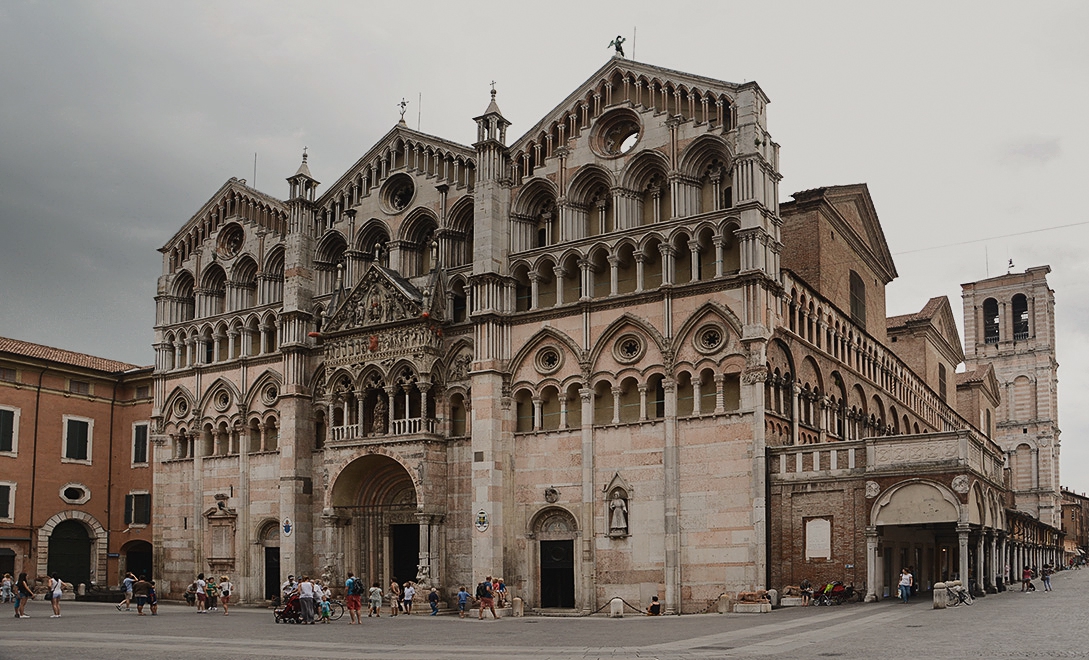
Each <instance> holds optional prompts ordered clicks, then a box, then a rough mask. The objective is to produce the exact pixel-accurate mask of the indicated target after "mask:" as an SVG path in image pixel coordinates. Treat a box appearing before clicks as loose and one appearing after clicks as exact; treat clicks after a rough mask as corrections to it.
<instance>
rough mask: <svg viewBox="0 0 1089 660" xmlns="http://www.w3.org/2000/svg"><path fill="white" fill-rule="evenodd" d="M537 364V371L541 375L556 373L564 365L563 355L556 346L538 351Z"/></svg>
mask: <svg viewBox="0 0 1089 660" xmlns="http://www.w3.org/2000/svg"><path fill="white" fill-rule="evenodd" d="M536 362H537V371H539V372H540V373H542V374H551V373H555V372H556V371H557V370H559V368H560V366H561V365H562V364H563V354H562V353H560V351H559V349H557V348H556V347H555V346H545V347H544V348H542V349H541V350H539V351H537V359H536Z"/></svg>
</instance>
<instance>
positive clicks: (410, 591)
mask: <svg viewBox="0 0 1089 660" xmlns="http://www.w3.org/2000/svg"><path fill="white" fill-rule="evenodd" d="M415 597H416V586H415V585H414V584H412V580H409V581H408V582H405V591H404V601H405V614H412V599H413V598H415Z"/></svg>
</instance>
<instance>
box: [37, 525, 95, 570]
mask: <svg viewBox="0 0 1089 660" xmlns="http://www.w3.org/2000/svg"><path fill="white" fill-rule="evenodd" d="M47 570H48V572H49V574H50V575H52V574H53V573H56V574H57V575H59V576H60V578H61V579H62V580H64V581H65V582H71V583H73V584H80V583H81V582H84V583H90V581H91V537H90V535H89V534H88V533H87V528H85V527H84V526H83V525H82V524H81V523H79V522H76V521H75V520H65V521H64V522H62V523H61V524H59V525H57V526H56V527H54V528H53V533H52V534H50V535H49V564H48V567H47Z"/></svg>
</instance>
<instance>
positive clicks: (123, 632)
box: [0, 570, 1089, 660]
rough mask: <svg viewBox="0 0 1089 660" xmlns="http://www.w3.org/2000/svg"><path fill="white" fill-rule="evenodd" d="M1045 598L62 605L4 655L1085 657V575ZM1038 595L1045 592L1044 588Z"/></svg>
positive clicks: (21, 632) (222, 659)
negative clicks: (202, 607) (493, 611)
mask: <svg viewBox="0 0 1089 660" xmlns="http://www.w3.org/2000/svg"><path fill="white" fill-rule="evenodd" d="M1053 584H1054V587H1055V590H1054V591H1053V592H1051V593H1046V592H1044V591H1043V590H1042V589H1040V590H1039V591H1036V592H1035V593H1028V594H1022V593H1020V592H1017V591H1014V592H1006V593H1003V594H997V595H991V596H987V597H985V598H980V599H977V600H976V602H975V604H974V605H973V606H971V607H967V606H961V607H958V608H955V609H947V610H934V609H932V607H931V604H930V603H931V601H930V599H929V597H919V598H918V599H916V600H915V601H913V602H912V603H910V604H908V605H901V604H900V603H898V602H897V601H895V600H887V601H884V602H882V603H875V604H861V603H856V604H850V605H842V606H839V607H809V608H805V609H802V608H787V609H781V610H776V611H775V612H772V613H771V614H764V615H753V614H750V615H742V614H729V615H719V614H706V615H698V616H682V617H660V618H650V617H643V616H625V617H624V618H623V619H609V618H605V617H601V616H594V617H587V618H552V617H524V618H518V619H514V618H506V619H502V620H499V621H492V620H490V619H486V620H484V621H480V620H478V619H477V618H475V616H474V617H473V618H471V619H466V620H461V619H458V618H457V617H456V616H440V617H430V616H427V615H426V614H418V615H413V616H411V617H408V616H399V617H396V618H389V617H385V616H383V617H382V618H381V619H366V618H365V619H364V622H363V623H364V625H362V626H350V625H348V622H347V617H345V618H344V619H341V620H340V621H338V622H335V623H331V624H328V625H324V624H320V623H319V624H317V625H314V626H301V625H291V624H276V623H274V621H273V616H272V612H271V611H270V610H259V609H253V608H235V609H234V610H232V613H231V616H229V617H224V616H222V615H221V614H216V613H210V614H204V615H197V614H196V613H195V612H194V611H193V609H192V608H189V607H186V606H184V605H173V604H168V605H163V606H162V607H160V609H159V616H156V617H150V616H144V617H137V616H136V613H135V612H131V613H127V612H121V613H119V612H117V611H116V610H115V609H114V608H113V606H111V605H108V604H93V603H72V602H65V603H64V604H63V606H62V608H63V609H62V611H63V616H62V617H61V618H60V619H51V618H49V614H50V611H49V608H48V606H47V605H46V604H44V603H42V602H41V601H33V602H32V603H31V604H30V606H29V607H28V608H27V612H28V614H30V615H31V618H30V619H14V618H12V617H11V616H10V615H7V616H6V617H2V618H0V658H4V659H7V658H20V659H23V658H28V657H35V658H41V657H50V658H56V659H63V658H79V659H80V660H98V659H105V658H111V659H112V658H126V657H131V658H140V659H141V660H143V659H145V658H182V657H184V658H186V660H196V659H199V658H216V659H217V660H233V659H236V658H237V659H246V660H252V658H255V657H261V658H286V657H293V658H361V657H366V658H396V660H435V659H436V658H441V657H444V656H455V655H456V656H461V657H480V658H483V657H495V658H503V659H504V660H507V659H510V658H514V659H530V658H532V659H535V660H538V659H539V660H547V659H556V660H560V659H574V658H580V659H585V658H663V659H664V658H735V657H740V658H757V657H764V656H771V657H776V656H780V657H787V658H826V657H827V658H844V659H848V660H849V659H854V658H858V659H862V658H866V659H871V658H882V659H883V660H884V659H894V660H895V659H898V658H933V657H941V658H1089V645H1087V644H1086V639H1087V636H1086V634H1085V631H1084V628H1083V625H1084V624H1083V620H1084V618H1085V612H1086V609H1085V608H1086V605H1087V597H1086V593H1087V587H1089V570H1085V571H1065V572H1063V573H1059V574H1058V575H1056V576H1055V577H1054V578H1053ZM1037 585H1039V581H1037Z"/></svg>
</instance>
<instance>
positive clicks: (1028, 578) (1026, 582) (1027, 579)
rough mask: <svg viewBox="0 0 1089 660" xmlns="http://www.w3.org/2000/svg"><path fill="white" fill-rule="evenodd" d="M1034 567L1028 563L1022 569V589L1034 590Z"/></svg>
mask: <svg viewBox="0 0 1089 660" xmlns="http://www.w3.org/2000/svg"><path fill="white" fill-rule="evenodd" d="M1031 586H1032V569H1031V568H1029V567H1028V566H1027V565H1026V566H1025V567H1024V568H1023V569H1021V591H1032V590H1031V589H1029V587H1031Z"/></svg>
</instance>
